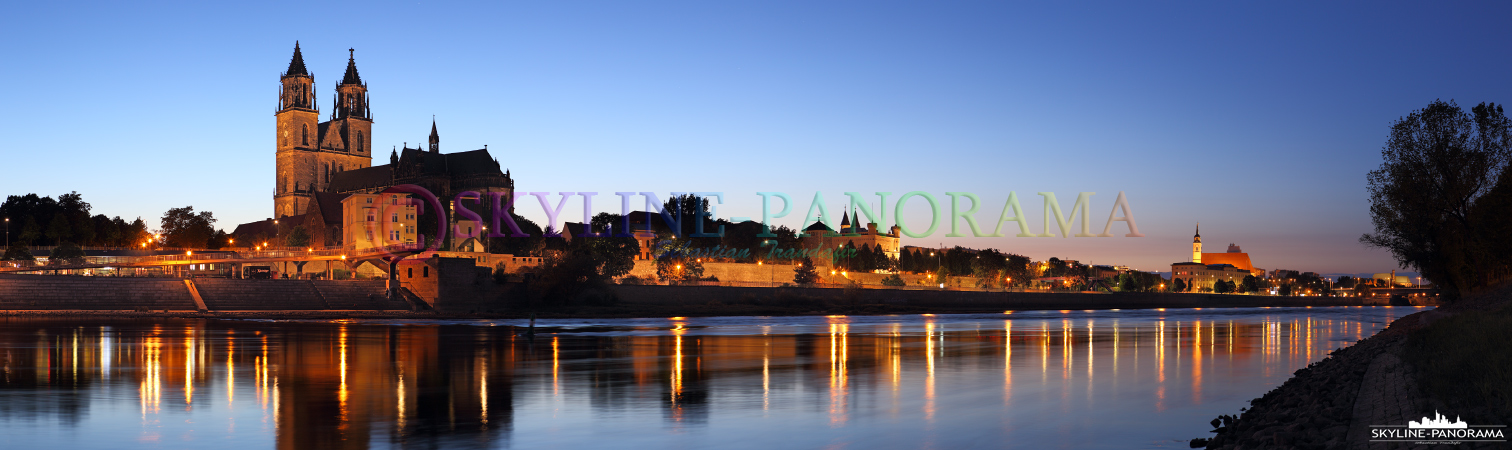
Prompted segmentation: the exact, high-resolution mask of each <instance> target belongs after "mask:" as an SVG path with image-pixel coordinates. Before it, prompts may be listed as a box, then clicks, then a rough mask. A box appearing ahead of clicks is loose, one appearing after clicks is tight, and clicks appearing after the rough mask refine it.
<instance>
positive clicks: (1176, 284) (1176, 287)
mask: <svg viewBox="0 0 1512 450" xmlns="http://www.w3.org/2000/svg"><path fill="white" fill-rule="evenodd" d="M1186 290H1187V284H1186V281H1185V280H1184V279H1181V278H1176V279H1173V280H1171V292H1186Z"/></svg>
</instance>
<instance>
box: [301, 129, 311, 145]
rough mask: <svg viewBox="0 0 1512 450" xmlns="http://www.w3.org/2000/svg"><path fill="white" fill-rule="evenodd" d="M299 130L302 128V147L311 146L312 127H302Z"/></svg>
mask: <svg viewBox="0 0 1512 450" xmlns="http://www.w3.org/2000/svg"><path fill="white" fill-rule="evenodd" d="M299 128H300V131H299V144H300V145H310V126H309V125H300V126H299Z"/></svg>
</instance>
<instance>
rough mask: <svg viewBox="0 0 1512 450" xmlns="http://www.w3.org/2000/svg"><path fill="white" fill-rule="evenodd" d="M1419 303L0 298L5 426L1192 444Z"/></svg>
mask: <svg viewBox="0 0 1512 450" xmlns="http://www.w3.org/2000/svg"><path fill="white" fill-rule="evenodd" d="M1416 311H1419V310H1418V309H1415V308H1400V307H1399V308H1387V307H1374V308H1372V307H1365V308H1253V309H1205V310H1204V309H1181V310H1176V309H1172V310H1168V311H1159V310H1138V311H1132V310H1131V311H1096V312H1088V311H1042V312H1041V311H1034V312H1030V311H1025V312H1016V313H1013V314H995V315H943V314H942V315H938V316H920V315H908V316H864V317H863V316H853V317H714V318H691V319H683V318H669V319H612V320H611V319H599V320H542V321H539V322H537V330H536V334H535V337H534V338H533V339H532V338H529V337H527V336H526V335H525V328H523V327H522V326H523V325H525V322H524V321H345V322H288V321H222V320H173V319H157V320H139V321H138V320H131V321H128V320H116V321H111V320H98V319H92V320H78V319H66V320H64V319H41V318H38V319H9V320H3V321H0V359H3V364H4V367H3V378H0V444H3V445H0V447H3V448H217V449H237V448H251V449H264V448H322V449H324V448H563V449H569V448H570V449H577V448H654V449H677V448H688V449H694V448H735V449H744V448H748V449H774V448H784V449H785V448H826V449H829V448H833V449H842V448H851V449H869V448H938V449H958V448H1047V447H1048V448H1078V449H1080V448H1186V447H1187V445H1186V442H1185V440H1186V439H1190V438H1193V437H1199V436H1206V435H1208V433H1207V431H1208V428H1209V427H1207V425H1206V423H1207V421H1209V420H1211V419H1212V418H1213V417H1215V416H1217V415H1219V414H1232V413H1235V412H1237V411H1238V410H1239V408H1240V407H1243V406H1247V405H1248V404H1247V400H1249V399H1251V398H1254V397H1257V396H1259V395H1261V394H1263V393H1265V391H1267V390H1269V389H1271V388H1272V387H1275V386H1277V385H1279V384H1280V383H1281V382H1283V381H1285V380H1286V379H1287V378H1288V377H1289V376H1290V374H1291V373H1292V372H1293V371H1295V370H1296V369H1298V368H1301V367H1304V366H1306V365H1307V364H1308V363H1310V362H1313V361H1317V360H1319V359H1322V358H1323V357H1325V356H1326V355H1327V354H1328V351H1330V350H1332V349H1336V348H1340V347H1345V346H1348V345H1350V344H1352V343H1353V342H1355V341H1356V340H1358V339H1361V338H1363V337H1367V336H1370V335H1371V334H1373V333H1375V332H1376V331H1377V330H1379V329H1381V328H1384V327H1385V326H1386V325H1387V324H1389V323H1390V321H1391V320H1393V319H1395V318H1397V317H1401V316H1403V315H1406V314H1410V313H1412V312H1416Z"/></svg>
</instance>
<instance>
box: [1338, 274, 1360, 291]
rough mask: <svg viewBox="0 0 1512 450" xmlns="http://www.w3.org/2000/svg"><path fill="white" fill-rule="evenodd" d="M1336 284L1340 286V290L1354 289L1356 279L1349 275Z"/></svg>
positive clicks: (1340, 278) (1342, 277)
mask: <svg viewBox="0 0 1512 450" xmlns="http://www.w3.org/2000/svg"><path fill="white" fill-rule="evenodd" d="M1335 284H1337V285H1338V286H1339V289H1354V287H1355V279H1354V277H1351V276H1349V275H1344V276H1341V277H1339V282H1338V283H1335Z"/></svg>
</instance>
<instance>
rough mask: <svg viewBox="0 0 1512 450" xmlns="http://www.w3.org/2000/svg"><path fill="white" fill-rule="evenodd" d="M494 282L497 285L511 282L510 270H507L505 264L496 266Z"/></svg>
mask: <svg viewBox="0 0 1512 450" xmlns="http://www.w3.org/2000/svg"><path fill="white" fill-rule="evenodd" d="M493 280H494V283H497V284H504V283H505V282H508V281H509V270H507V269H506V267H505V266H504V263H502V262H501V263H498V264H494V270H493Z"/></svg>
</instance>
